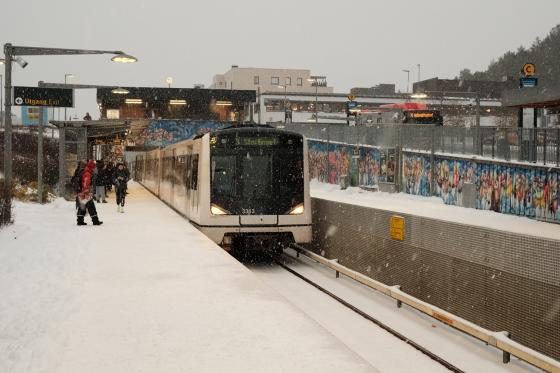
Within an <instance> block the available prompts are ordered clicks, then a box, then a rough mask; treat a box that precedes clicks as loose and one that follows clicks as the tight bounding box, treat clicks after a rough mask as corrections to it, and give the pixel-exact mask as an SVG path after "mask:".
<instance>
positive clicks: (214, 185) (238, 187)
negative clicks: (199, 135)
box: [209, 127, 311, 251]
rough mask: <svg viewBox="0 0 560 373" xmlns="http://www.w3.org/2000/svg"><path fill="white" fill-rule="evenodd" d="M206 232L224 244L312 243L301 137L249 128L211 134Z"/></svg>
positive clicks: (304, 147) (257, 246)
mask: <svg viewBox="0 0 560 373" xmlns="http://www.w3.org/2000/svg"><path fill="white" fill-rule="evenodd" d="M209 142H210V211H209V213H210V214H209V221H210V222H211V224H212V225H213V226H214V227H215V228H216V229H214V230H213V231H214V232H213V233H210V234H209V235H210V236H213V238H214V240H215V241H216V242H218V243H220V244H221V245H222V246H223V247H224V248H226V249H229V248H235V247H243V248H245V249H261V248H271V247H276V250H277V251H278V250H281V247H285V246H286V245H287V244H289V243H291V242H297V243H307V242H310V241H311V202H310V197H309V183H308V180H309V176H308V168H307V161H306V160H307V144H306V141H305V139H304V137H303V136H301V135H299V134H296V133H291V132H287V131H280V130H276V129H272V128H263V127H248V128H236V129H230V130H223V131H218V132H216V133H213V134H211V135H210V139H209Z"/></svg>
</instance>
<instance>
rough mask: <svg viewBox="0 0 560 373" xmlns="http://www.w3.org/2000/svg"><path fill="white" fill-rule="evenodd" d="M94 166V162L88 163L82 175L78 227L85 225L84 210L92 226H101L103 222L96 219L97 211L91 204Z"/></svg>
mask: <svg viewBox="0 0 560 373" xmlns="http://www.w3.org/2000/svg"><path fill="white" fill-rule="evenodd" d="M95 166H96V164H95V161H93V160H91V161H89V162H88V163H87V165H86V168H85V169H84V172H83V173H82V190H81V191H80V193H78V202H79V207H78V225H86V223H85V222H84V217H85V216H86V210H87V212H88V213H89V216H90V217H91V221H92V223H93V225H101V224H103V222H102V221H99V218H98V217H97V210H96V209H95V204H94V203H93V194H92V178H93V171H94V170H95Z"/></svg>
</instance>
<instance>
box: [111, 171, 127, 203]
mask: <svg viewBox="0 0 560 373" xmlns="http://www.w3.org/2000/svg"><path fill="white" fill-rule="evenodd" d="M127 182H128V170H127V169H126V168H124V164H122V163H118V164H117V167H116V168H115V172H114V173H113V184H115V192H116V194H117V211H118V212H124V198H125V196H126V183H127Z"/></svg>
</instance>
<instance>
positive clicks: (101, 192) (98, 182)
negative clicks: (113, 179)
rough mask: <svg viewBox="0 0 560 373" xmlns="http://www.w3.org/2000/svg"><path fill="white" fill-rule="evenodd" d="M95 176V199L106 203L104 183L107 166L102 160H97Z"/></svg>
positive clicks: (105, 181)
mask: <svg viewBox="0 0 560 373" xmlns="http://www.w3.org/2000/svg"><path fill="white" fill-rule="evenodd" d="M96 169H97V177H96V178H95V200H96V201H97V202H103V203H107V200H106V199H105V185H106V184H107V175H106V173H107V167H106V166H105V165H104V164H103V161H97V168H96Z"/></svg>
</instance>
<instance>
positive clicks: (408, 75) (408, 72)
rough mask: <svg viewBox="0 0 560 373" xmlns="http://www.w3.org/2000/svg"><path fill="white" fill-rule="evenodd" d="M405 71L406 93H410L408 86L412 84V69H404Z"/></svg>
mask: <svg viewBox="0 0 560 373" xmlns="http://www.w3.org/2000/svg"><path fill="white" fill-rule="evenodd" d="M403 73H406V93H408V86H409V85H410V70H405V69H403Z"/></svg>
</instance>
